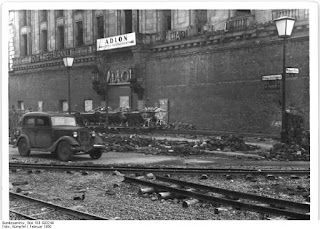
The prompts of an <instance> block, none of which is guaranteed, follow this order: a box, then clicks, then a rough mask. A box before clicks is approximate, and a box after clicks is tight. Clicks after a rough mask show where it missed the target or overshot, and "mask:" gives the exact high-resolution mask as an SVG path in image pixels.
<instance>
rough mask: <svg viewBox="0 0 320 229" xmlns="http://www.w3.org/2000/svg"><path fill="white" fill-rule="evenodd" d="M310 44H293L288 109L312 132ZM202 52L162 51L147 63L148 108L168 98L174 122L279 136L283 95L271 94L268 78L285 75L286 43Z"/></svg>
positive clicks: (289, 55)
mask: <svg viewBox="0 0 320 229" xmlns="http://www.w3.org/2000/svg"><path fill="white" fill-rule="evenodd" d="M308 49H309V46H308V41H295V42H293V41H292V42H289V43H288V45H287V66H288V67H289V66H290V67H298V68H299V70H300V73H299V74H298V75H295V76H288V77H287V81H286V82H287V84H286V85H287V87H286V88H287V105H288V106H291V107H294V108H295V109H298V110H299V111H300V113H301V115H302V116H303V119H304V123H305V125H306V126H307V128H309V127H308V126H309V67H308V66H309V57H308V55H309V53H308ZM205 50H206V48H203V50H201V49H200V50H199V51H203V52H202V53H197V52H196V51H194V52H193V53H190V54H189V55H186V54H187V52H190V50H185V51H180V52H179V53H178V52H177V51H175V53H178V54H174V53H173V52H159V53H158V54H155V55H154V58H152V59H151V60H150V61H149V62H148V63H147V68H146V71H147V73H146V75H147V78H146V88H147V91H146V97H149V101H148V103H149V104H147V105H149V106H150V105H151V106H152V105H154V104H155V103H157V102H158V100H159V99H163V98H168V99H169V104H170V120H171V122H174V121H182V122H188V123H192V124H194V125H195V126H196V127H197V128H198V129H212V130H221V131H236V132H237V131H239V132H254V133H270V134H279V133H280V125H279V121H281V94H280V93H281V91H280V90H272V91H271V90H265V89H264V84H265V83H264V82H262V81H261V76H262V75H272V74H281V71H282V44H281V43H270V44H267V45H263V44H253V45H247V46H245V47H243V48H226V49H224V50H222V51H219V52H207V53H204V51H205Z"/></svg>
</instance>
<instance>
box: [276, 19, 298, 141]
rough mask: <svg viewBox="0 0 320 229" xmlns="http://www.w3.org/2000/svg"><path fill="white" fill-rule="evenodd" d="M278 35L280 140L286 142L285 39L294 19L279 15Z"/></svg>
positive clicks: (277, 22) (289, 34) (289, 32)
mask: <svg viewBox="0 0 320 229" xmlns="http://www.w3.org/2000/svg"><path fill="white" fill-rule="evenodd" d="M274 22H275V24H276V27H277V31H278V36H279V37H280V38H283V57H282V94H281V95H282V97H281V99H282V102H281V115H282V125H281V142H283V143H285V142H287V140H288V139H287V137H288V136H287V120H286V117H287V116H286V39H287V38H288V37H290V36H291V33H292V30H293V26H294V23H295V19H294V18H291V17H287V16H284V17H280V18H277V19H275V20H274Z"/></svg>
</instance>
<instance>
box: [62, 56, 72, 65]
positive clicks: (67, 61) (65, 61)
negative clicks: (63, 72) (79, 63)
mask: <svg viewBox="0 0 320 229" xmlns="http://www.w3.org/2000/svg"><path fill="white" fill-rule="evenodd" d="M73 60H74V58H73V57H64V58H63V64H64V66H66V67H72V64H73Z"/></svg>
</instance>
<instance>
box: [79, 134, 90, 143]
mask: <svg viewBox="0 0 320 229" xmlns="http://www.w3.org/2000/svg"><path fill="white" fill-rule="evenodd" d="M80 142H81V144H83V143H88V142H89V133H88V132H87V131H80Z"/></svg>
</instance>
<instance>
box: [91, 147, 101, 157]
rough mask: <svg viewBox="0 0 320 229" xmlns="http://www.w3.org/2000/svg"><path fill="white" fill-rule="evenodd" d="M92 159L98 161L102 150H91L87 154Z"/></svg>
mask: <svg viewBox="0 0 320 229" xmlns="http://www.w3.org/2000/svg"><path fill="white" fill-rule="evenodd" d="M89 155H90V157H91V158H92V159H99V158H100V157H101V155H102V149H93V150H91V151H90V152H89Z"/></svg>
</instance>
